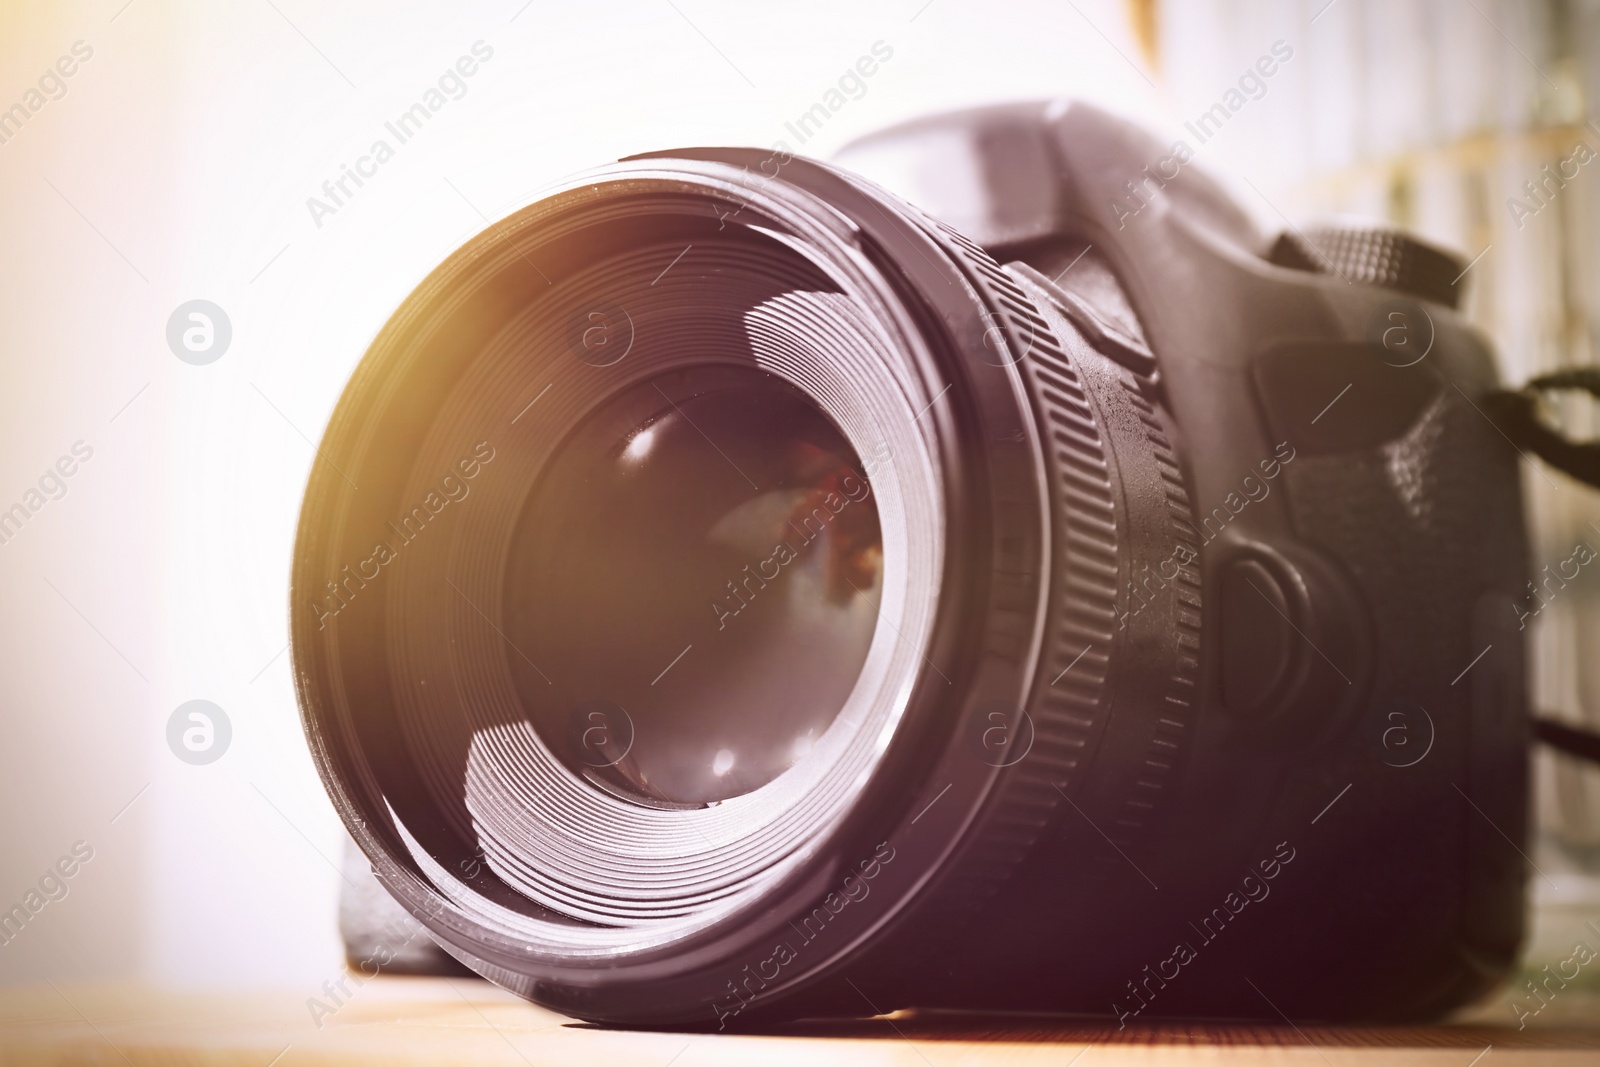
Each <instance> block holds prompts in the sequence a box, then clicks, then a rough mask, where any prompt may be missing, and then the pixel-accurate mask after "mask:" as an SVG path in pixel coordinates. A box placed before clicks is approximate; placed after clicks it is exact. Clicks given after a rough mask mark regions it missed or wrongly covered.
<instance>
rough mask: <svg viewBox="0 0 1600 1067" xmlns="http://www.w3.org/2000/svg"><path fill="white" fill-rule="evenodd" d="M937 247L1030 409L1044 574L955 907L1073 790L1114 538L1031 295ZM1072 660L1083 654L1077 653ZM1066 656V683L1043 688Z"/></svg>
mask: <svg viewBox="0 0 1600 1067" xmlns="http://www.w3.org/2000/svg"><path fill="white" fill-rule="evenodd" d="M933 226H934V227H935V228H936V229H937V231H938V233H939V234H940V235H941V236H942V237H944V238H945V240H946V242H947V244H946V247H947V248H949V249H950V250H951V251H952V252H954V253H955V254H956V256H957V258H958V259H959V260H960V261H961V262H962V265H963V266H964V267H966V268H967V272H968V274H969V277H970V278H971V280H972V281H973V284H974V286H975V287H976V288H977V289H978V290H979V292H980V293H981V295H982V296H983V298H984V302H985V304H986V305H987V306H988V307H989V308H990V310H991V312H992V314H993V315H994V317H995V319H996V321H997V325H999V326H1001V328H1002V329H1003V330H1004V331H1005V333H1006V336H1007V340H1008V342H1009V344H1010V346H1011V348H1010V351H1011V352H1012V353H1013V355H1014V356H1015V357H1016V361H1017V362H1018V363H1019V364H1020V365H1021V369H1022V370H1023V375H1024V378H1025V379H1031V380H1030V385H1031V388H1030V389H1029V391H1030V392H1031V393H1032V394H1033V396H1034V399H1035V401H1036V403H1038V404H1039V405H1041V406H1044V407H1045V408H1046V410H1044V411H1042V412H1040V413H1039V414H1040V415H1041V416H1042V418H1040V419H1039V423H1040V431H1041V432H1040V437H1041V446H1042V449H1043V451H1044V453H1045V464H1046V470H1047V471H1048V472H1049V473H1048V478H1049V481H1050V482H1051V483H1052V484H1051V486H1050V502H1049V512H1048V515H1049V521H1050V528H1051V543H1052V553H1051V557H1052V562H1051V569H1052V573H1051V574H1049V575H1045V576H1043V578H1044V580H1046V581H1048V582H1049V603H1050V610H1049V613H1048V616H1047V618H1048V622H1047V624H1046V625H1047V630H1046V633H1045V635H1044V639H1043V642H1042V644H1041V649H1040V662H1039V663H1038V665H1037V668H1036V672H1035V679H1036V680H1035V683H1034V693H1035V698H1034V699H1033V700H1031V701H1030V702H1029V703H1028V705H1027V707H1026V711H1027V713H1028V716H1029V718H1030V719H1031V722H1032V732H1033V743H1032V746H1031V749H1029V750H1028V751H1027V752H1026V754H1025V755H1023V756H1022V758H1020V759H1019V760H1017V762H1016V763H1015V764H1014V765H1012V766H1010V767H1008V768H1007V769H1006V770H1005V771H1004V772H1003V773H1002V777H1001V779H1000V781H999V784H998V785H997V788H996V791H995V793H994V794H993V795H992V796H991V798H990V800H989V801H988V804H987V807H986V811H985V812H984V814H983V816H982V825H981V826H979V827H976V828H974V832H973V833H972V834H971V835H970V837H969V840H970V841H971V842H972V843H971V845H969V846H968V849H967V851H966V852H965V853H964V854H963V856H962V859H961V861H960V862H959V864H958V866H957V867H956V868H955V869H954V870H952V871H951V872H950V875H949V877H948V878H947V879H946V880H945V882H944V884H943V885H942V886H941V888H940V890H939V894H938V895H939V900H938V901H937V902H930V903H931V906H932V907H934V908H936V909H938V910H940V911H943V910H946V909H955V910H959V909H962V908H964V907H968V906H970V905H972V904H974V903H977V902H981V901H983V900H986V899H988V898H990V897H992V896H994V895H995V894H996V893H997V892H999V890H1000V887H1001V886H1002V885H1003V884H1004V883H1005V882H1006V880H1007V879H1008V878H1009V877H1010V876H1011V874H1012V872H1013V871H1014V870H1015V869H1016V868H1017V866H1018V865H1019V864H1021V863H1022V862H1023V861H1024V860H1025V859H1026V858H1027V856H1028V855H1029V854H1030V853H1031V852H1032V851H1033V849H1034V846H1035V845H1037V844H1038V843H1039V841H1040V840H1041V839H1043V838H1044V836H1045V835H1046V833H1047V832H1048V830H1049V828H1050V826H1051V824H1052V823H1053V822H1054V821H1055V817H1056V811H1057V809H1058V808H1059V807H1060V805H1061V803H1062V800H1063V797H1062V794H1061V792H1060V790H1059V789H1058V788H1057V785H1058V783H1069V785H1070V784H1076V782H1077V779H1078V776H1079V774H1080V773H1081V771H1082V769H1083V768H1084V766H1085V765H1086V763H1087V761H1088V758H1089V756H1090V755H1091V754H1092V752H1093V747H1094V743H1095V739H1096V737H1097V736H1098V734H1099V733H1100V731H1101V730H1102V729H1103V720H1104V716H1105V713H1106V710H1107V709H1108V707H1109V700H1108V694H1107V692H1106V682H1107V678H1108V675H1109V672H1110V665H1111V657H1110V651H1111V644H1112V636H1113V633H1114V628H1115V625H1116V615H1117V576H1118V573H1119V566H1118V551H1119V549H1118V545H1119V539H1118V531H1117V524H1116V502H1115V496H1114V493H1113V489H1112V474H1111V459H1110V456H1109V455H1108V450H1107V443H1106V441H1105V438H1104V436H1103V434H1102V432H1101V429H1100V426H1099V422H1098V419H1097V418H1096V415H1095V412H1094V409H1093V405H1092V404H1091V402H1090V399H1089V396H1088V394H1087V392H1086V389H1085V385H1084V383H1083V381H1082V379H1081V378H1080V376H1079V375H1078V373H1077V371H1076V369H1075V368H1074V367H1073V365H1072V362H1071V360H1069V358H1068V357H1067V354H1066V349H1065V348H1064V347H1063V345H1062V342H1061V341H1060V339H1058V338H1057V336H1056V334H1055V333H1054V332H1053V331H1052V330H1051V328H1050V325H1049V323H1048V322H1047V320H1046V319H1045V317H1044V315H1043V314H1041V312H1040V310H1039V308H1038V306H1037V305H1036V304H1035V303H1034V301H1033V300H1032V298H1030V297H1029V295H1028V294H1027V293H1026V292H1025V291H1024V290H1023V289H1022V287H1021V286H1019V285H1018V284H1017V282H1016V281H1015V280H1014V279H1013V278H1012V277H1011V276H1010V275H1009V274H1007V273H1006V272H1005V270H1004V269H1003V268H1001V267H1000V265H999V264H998V263H996V262H995V261H994V259H993V258H992V257H990V256H989V254H988V253H987V252H985V251H984V250H983V249H982V248H980V247H979V246H978V245H976V244H975V243H973V242H972V241H971V240H969V239H968V238H966V237H965V236H963V235H962V234H960V233H958V232H957V231H955V230H953V229H951V228H950V227H948V226H945V225H944V224H943V223H939V222H937V221H934V222H933ZM1080 654H1081V658H1079V656H1080ZM1075 659H1076V661H1077V662H1076V664H1075V666H1074V667H1073V671H1072V678H1071V681H1070V684H1067V685H1064V686H1056V687H1050V686H1049V685H1048V684H1047V683H1046V685H1045V686H1043V689H1044V690H1047V691H1048V696H1046V697H1043V698H1040V697H1039V696H1038V695H1037V694H1039V693H1040V691H1041V686H1040V684H1039V681H1038V679H1039V678H1046V679H1049V678H1055V677H1057V675H1058V674H1059V673H1060V672H1062V671H1063V670H1064V669H1065V668H1066V667H1067V666H1068V665H1069V664H1072V663H1073V661H1074V660H1075Z"/></svg>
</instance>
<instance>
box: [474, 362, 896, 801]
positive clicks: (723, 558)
mask: <svg viewBox="0 0 1600 1067" xmlns="http://www.w3.org/2000/svg"><path fill="white" fill-rule="evenodd" d="M509 556H510V563H511V565H510V567H509V568H508V573H507V579H506V592H505V600H504V603H505V604H506V627H505V629H506V636H507V638H509V640H510V641H511V643H512V644H513V645H515V646H517V647H519V648H524V649H528V650H530V655H532V654H533V652H532V650H538V658H540V659H545V660H549V661H550V662H551V663H552V664H559V667H558V668H556V667H552V668H551V671H550V673H551V677H550V680H549V681H547V680H546V679H545V678H543V677H541V676H540V675H539V674H538V673H536V672H535V671H534V670H533V669H532V668H531V667H530V666H529V665H528V664H527V663H522V662H521V661H520V660H518V661H516V662H515V663H514V664H513V667H514V669H515V670H516V678H517V688H518V692H519V694H520V695H521V697H522V700H523V702H524V705H525V707H526V708H527V709H528V712H529V715H530V717H531V718H532V719H533V721H534V722H535V724H536V725H537V727H538V729H539V732H540V735H541V737H542V738H543V739H544V741H545V743H546V744H547V745H548V746H550V747H551V748H552V749H553V750H555V751H556V752H557V753H558V754H559V755H560V756H561V758H562V759H563V761H564V762H565V763H566V765H567V766H568V767H569V768H571V769H572V770H574V771H575V772H577V773H578V774H580V775H582V776H584V777H585V778H588V779H589V780H590V781H593V782H595V783H596V784H599V785H602V786H603V787H610V788H612V789H614V790H615V791H616V792H617V793H618V794H619V795H621V796H626V797H633V798H638V799H641V800H644V801H646V802H663V803H667V804H686V805H702V804H706V803H708V802H712V801H721V800H726V799H728V798H729V797H733V796H738V795H741V794H744V793H748V792H750V791H751V790H753V789H756V788H758V787H759V786H762V785H766V784H767V783H768V782H770V781H772V780H773V779H774V778H776V777H777V776H778V775H779V774H781V773H783V771H785V770H787V769H788V768H789V767H790V766H792V765H793V764H795V763H796V762H797V761H799V760H800V759H802V758H803V757H805V756H806V755H807V753H809V752H810V751H811V750H812V748H813V747H814V746H815V745H816V743H817V741H818V740H819V739H820V738H821V737H822V735H823V733H824V732H825V731H826V730H827V729H828V727H829V726H830V724H831V723H832V722H833V721H834V719H835V717H836V716H837V715H838V713H839V710H840V708H841V707H842V706H843V705H844V703H845V700H846V698H847V697H848V696H849V695H850V691H851V690H852V689H853V688H854V686H855V684H856V678H857V676H858V675H859V674H860V671H861V667H862V664H863V663H864V662H865V661H866V657H867V648H868V646H869V645H870V644H871V641H872V633H873V629H874V623H875V620H876V609H875V607H874V605H875V604H876V603H877V601H878V599H879V597H880V596H881V595H882V590H881V588H880V579H881V575H882V561H883V540H882V535H881V533H880V531H879V528H878V514H877V504H876V502H875V501H874V500H873V499H872V497H871V488H870V485H869V483H868V482H867V479H866V477H865V475H864V474H862V473H861V463H860V460H859V458H858V457H857V456H856V455H855V452H854V450H852V449H851V447H850V445H849V443H848V442H847V441H846V440H845V438H844V436H843V434H842V433H841V432H840V431H839V429H838V428H837V427H836V426H834V424H833V423H832V422H831V421H830V420H829V419H828V417H827V416H826V415H825V414H824V413H823V412H822V410H821V409H820V408H819V407H818V406H817V404H816V403H815V402H813V401H812V400H810V399H809V398H808V397H806V396H805V394H804V393H802V392H801V391H800V390H799V389H797V388H795V387H794V386H793V385H790V384H788V383H787V382H785V381H783V380H782V379H781V378H779V377H777V376H776V375H773V374H770V373H767V372H765V371H761V370H757V369H752V368H743V367H718V366H712V367H703V368H696V369H694V370H692V371H689V372H686V373H680V374H674V375H671V376H669V377H666V378H651V379H648V380H646V381H644V382H640V383H638V384H636V385H634V386H632V387H630V388H628V389H626V390H624V391H623V392H621V393H619V394H617V395H615V396H613V397H611V398H609V399H608V400H607V401H606V402H605V403H604V404H602V405H601V406H600V407H599V408H598V409H596V410H595V411H593V412H592V413H590V414H589V415H588V416H587V418H586V419H585V420H584V422H583V423H582V424H581V425H580V426H579V427H578V428H577V430H576V431H575V432H574V433H573V434H572V436H571V437H569V438H568V439H567V440H566V441H565V442H564V443H563V444H562V445H561V447H560V449H559V450H558V451H557V453H556V454H555V456H554V457H553V459H552V460H551V462H550V464H549V466H548V467H547V468H546V470H545V472H544V473H543V474H542V475H541V477H540V480H539V483H538V484H537V486H536V487H535V489H534V491H533V493H532V494H531V495H530V496H529V498H528V503H527V506H526V508H525V510H524V512H523V514H522V517H521V519H520V521H519V522H518V525H517V529H516V532H515V534H514V535H513V539H512V545H511V550H510V553H509ZM518 667H520V669H517V668H518ZM552 683H554V684H552Z"/></svg>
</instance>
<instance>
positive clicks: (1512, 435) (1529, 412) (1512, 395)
mask: <svg viewBox="0 0 1600 1067" xmlns="http://www.w3.org/2000/svg"><path fill="white" fill-rule="evenodd" d="M1572 389H1579V390H1582V391H1584V392H1586V393H1588V394H1589V395H1590V396H1592V397H1595V398H1596V399H1600V367H1572V368H1568V369H1566V370H1559V371H1553V372H1552V373H1550V374H1541V375H1539V376H1538V377H1537V378H1533V379H1530V380H1529V381H1528V383H1527V384H1526V385H1524V386H1523V387H1522V388H1521V389H1504V390H1500V391H1497V392H1493V393H1490V394H1489V395H1487V396H1485V397H1484V398H1483V408H1484V412H1485V414H1487V415H1488V416H1489V418H1490V420H1491V421H1492V422H1493V423H1494V424H1495V425H1496V426H1497V427H1499V429H1500V432H1501V433H1503V434H1505V435H1506V437H1507V438H1508V439H1509V440H1510V441H1511V443H1512V444H1514V445H1516V446H1517V448H1519V449H1522V450H1524V451H1527V452H1532V453H1533V454H1534V455H1536V456H1538V457H1539V458H1540V459H1542V460H1544V461H1545V462H1546V463H1548V464H1550V466H1552V467H1554V468H1556V470H1559V471H1562V472H1563V473H1565V474H1568V475H1571V476H1572V477H1573V478H1576V479H1577V480H1578V481H1580V482H1582V483H1584V484H1585V485H1588V486H1591V487H1594V488H1597V489H1600V441H1574V440H1572V439H1570V438H1568V437H1567V436H1566V435H1564V434H1563V433H1562V432H1561V431H1560V430H1558V429H1552V428H1551V427H1549V426H1547V425H1546V424H1545V422H1544V420H1542V419H1541V418H1540V417H1539V405H1540V400H1541V398H1542V396H1543V394H1545V393H1551V392H1563V391H1567V390H1572ZM1533 736H1534V737H1535V738H1537V739H1538V740H1539V741H1542V742H1544V743H1545V744H1547V745H1549V746H1550V747H1551V748H1554V749H1557V750H1559V751H1561V752H1565V753H1566V754H1567V755H1569V756H1576V757H1577V758H1579V759H1583V760H1588V761H1589V762H1591V763H1600V734H1596V733H1593V732H1591V731H1589V730H1580V729H1577V728H1575V727H1572V726H1568V725H1566V724H1564V723H1560V722H1556V721H1555V720H1553V719H1548V718H1544V717H1541V716H1535V717H1534V719H1533Z"/></svg>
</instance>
